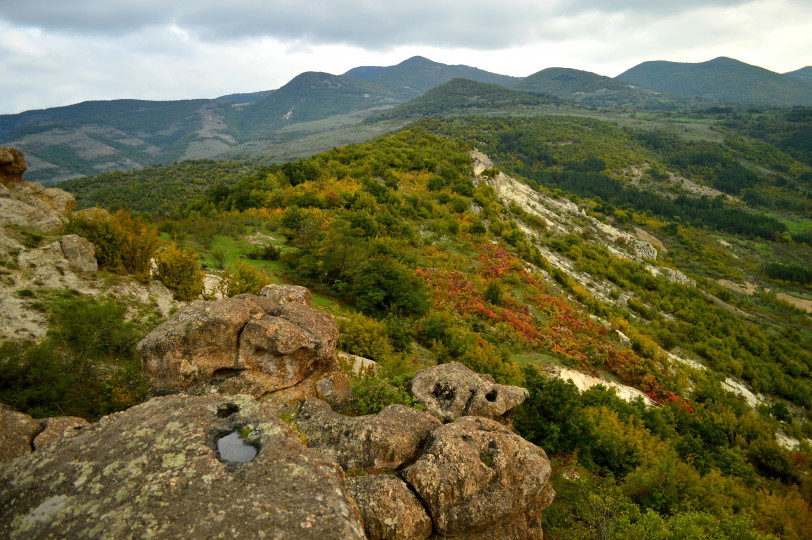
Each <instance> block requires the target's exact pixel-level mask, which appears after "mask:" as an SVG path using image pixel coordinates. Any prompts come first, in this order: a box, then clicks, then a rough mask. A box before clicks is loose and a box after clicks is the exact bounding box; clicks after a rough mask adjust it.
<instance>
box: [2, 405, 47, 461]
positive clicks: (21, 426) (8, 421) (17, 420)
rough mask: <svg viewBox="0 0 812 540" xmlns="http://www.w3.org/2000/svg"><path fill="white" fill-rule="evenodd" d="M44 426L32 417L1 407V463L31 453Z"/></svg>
mask: <svg viewBox="0 0 812 540" xmlns="http://www.w3.org/2000/svg"><path fill="white" fill-rule="evenodd" d="M40 431H42V426H40V424H39V422H37V421H36V420H34V419H33V418H32V417H30V416H28V415H27V414H23V413H21V412H16V411H10V410H8V409H5V408H3V407H2V406H0V463H3V462H4V461H11V460H12V459H15V458H18V457H20V456H24V455H25V454H28V453H29V452H31V449H32V444H33V442H34V437H36V435H37V433H39V432H40Z"/></svg>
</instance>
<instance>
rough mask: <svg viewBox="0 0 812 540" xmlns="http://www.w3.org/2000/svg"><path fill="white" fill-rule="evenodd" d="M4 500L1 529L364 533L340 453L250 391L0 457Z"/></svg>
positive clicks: (7, 532) (142, 534)
mask: <svg viewBox="0 0 812 540" xmlns="http://www.w3.org/2000/svg"><path fill="white" fill-rule="evenodd" d="M235 432H236V433H238V435H233V434H234V433H235ZM224 436H228V439H227V440H230V441H232V443H231V444H230V445H226V444H225V442H224V441H225V440H226V439H224ZM252 453H255V455H253V457H252ZM239 460H247V461H239ZM0 508H2V509H3V510H2V512H0V537H2V538H57V537H59V538H102V537H103V538H148V537H152V538H184V539H185V538H236V537H242V538H261V537H263V536H268V537H272V538H280V539H286V538H287V539H300V538H315V539H319V540H325V539H328V538H342V539H343V538H364V531H363V525H362V523H361V520H360V515H359V514H358V511H357V508H356V506H355V504H354V503H353V501H352V500H351V499H350V498H349V496H348V494H347V491H346V489H345V486H344V482H343V479H342V473H341V470H340V469H339V468H338V466H337V465H336V464H335V462H334V461H333V460H331V459H330V458H328V457H326V456H324V455H323V454H321V453H319V452H317V451H314V450H312V449H309V448H307V447H305V446H304V445H302V443H301V441H300V439H299V435H298V434H297V433H295V432H294V431H293V430H291V429H290V428H289V427H288V426H287V424H285V423H284V422H282V421H281V420H279V419H278V418H276V417H274V416H273V414H272V413H271V411H270V410H269V409H268V408H267V407H265V406H264V405H262V404H261V403H258V402H256V401H255V400H253V399H251V398H249V397H247V396H207V397H191V396H184V395H174V396H165V397H161V398H155V399H153V400H150V401H148V402H146V403H144V404H142V405H138V406H136V407H133V408H131V409H128V410H127V411H124V412H121V413H117V414H114V415H111V416H107V417H104V418H102V419H101V420H100V421H99V422H98V423H96V424H93V425H91V426H88V427H86V428H84V429H83V430H81V431H80V432H79V433H78V434H76V435H74V436H73V437H71V438H68V439H64V440H63V441H62V442H61V443H60V444H57V445H51V446H50V447H49V448H48V450H47V451H45V452H34V453H31V454H28V455H27V456H24V457H22V458H19V459H16V460H15V461H12V462H9V463H6V464H4V465H3V466H2V467H0Z"/></svg>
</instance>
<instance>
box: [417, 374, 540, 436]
mask: <svg viewBox="0 0 812 540" xmlns="http://www.w3.org/2000/svg"><path fill="white" fill-rule="evenodd" d="M409 393H410V394H411V395H412V397H413V398H414V399H415V400H417V402H418V403H420V404H421V405H423V406H424V407H425V410H426V412H428V413H431V414H432V415H434V416H436V417H437V418H439V419H440V420H442V421H444V422H450V421H453V420H456V419H457V418H461V417H463V416H482V417H485V418H491V419H494V420H497V421H499V422H501V423H503V424H507V425H510V423H511V421H512V417H513V412H514V409H515V407H516V406H518V405H519V404H521V403H522V402H523V401H524V400H525V398H526V397H527V395H528V392H527V390H525V389H524V388H519V387H518V386H507V385H503V384H496V383H495V382H494V381H493V378H491V377H490V376H488V375H480V374H479V373H476V372H474V371H471V370H470V369H468V368H467V367H465V366H464V365H462V364H460V363H459V362H450V363H448V364H441V365H438V366H432V367H429V368H426V369H421V370H420V371H418V372H417V373H416V374H415V376H414V379H412V382H411V387H410V389H409Z"/></svg>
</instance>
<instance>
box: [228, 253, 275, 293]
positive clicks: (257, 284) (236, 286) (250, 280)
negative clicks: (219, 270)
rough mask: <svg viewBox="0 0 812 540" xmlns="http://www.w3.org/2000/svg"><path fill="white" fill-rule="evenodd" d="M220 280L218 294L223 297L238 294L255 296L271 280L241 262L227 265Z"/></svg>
mask: <svg viewBox="0 0 812 540" xmlns="http://www.w3.org/2000/svg"><path fill="white" fill-rule="evenodd" d="M221 277H222V279H221V280H220V292H221V293H223V296H229V297H230V296H236V295H238V294H257V293H258V292H259V290H260V289H261V288H262V287H264V286H265V285H267V284H269V283H270V282H271V280H270V279H269V278H268V276H266V275H265V273H264V272H263V271H262V270H260V269H259V268H257V267H256V266H253V265H251V264H249V263H247V262H245V261H243V260H239V261H237V262H235V263H234V264H231V265H228V266H227V267H226V269H225V270H224V271H223V275H222V276H221Z"/></svg>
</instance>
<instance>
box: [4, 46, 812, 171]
mask: <svg viewBox="0 0 812 540" xmlns="http://www.w3.org/2000/svg"><path fill="white" fill-rule="evenodd" d="M714 62H716V63H714ZM731 62H732V63H734V64H735V65H737V66H739V67H741V66H746V64H742V63H740V62H736V61H732V60H730V61H728V63H731ZM706 64H709V66H706V67H708V68H709V69H711V70H712V71H718V72H719V73H727V71H729V69H728V67H729V66H726V65H725V62H722V63H721V64H720V63H719V62H717V61H712V62H710V63H706ZM748 69H750V71H747V70H745V71H747V76H746V77H744V78H743V79H742V78H741V77H739V78H737V79H735V80H736V81H738V82H737V83H736V87H735V89H734V90H735V92H749V94H748V95H749V96H750V97H748V98H747V99H744V100H742V99H739V98H738V97H737V96H736V95H735V92H734V93H733V94H731V93H730V92H727V93H723V95H718V96H717V95H712V94H709V95H708V96H707V97H709V98H713V99H711V100H710V101H709V100H707V99H703V98H698V97H688V96H678V95H675V94H678V93H679V92H673V93H669V92H671V91H670V90H662V89H654V90H652V89H651V88H645V86H646V85H641V84H640V83H635V84H633V85H631V86H630V85H629V84H625V85H624V84H620V83H616V82H610V81H611V80H610V79H609V78H607V77H602V76H600V75H596V74H594V73H589V72H583V71H579V70H569V69H565V68H550V69H547V70H542V71H541V72H539V73H536V74H534V75H531V76H530V77H527V78H524V79H523V78H521V77H510V76H505V75H499V74H495V73H490V72H487V71H483V70H479V69H477V68H473V67H469V66H464V65H446V64H441V63H437V62H433V61H431V60H428V59H426V58H423V57H414V58H410V59H408V60H405V61H404V62H401V63H400V64H398V65H395V66H388V67H376V66H367V67H359V68H354V69H351V70H349V71H348V72H346V73H345V74H344V75H331V74H326V73H322V74H319V73H312V72H306V73H302V74H301V75H299V76H297V77H295V78H294V79H293V80H291V81H290V82H289V83H288V84H286V85H284V86H283V87H281V88H279V89H276V90H267V91H261V92H253V93H247V94H231V95H227V96H222V97H220V98H216V99H195V100H182V101H171V102H149V101H139V100H114V101H104V102H101V101H97V102H86V103H80V104H77V105H71V106H68V107H57V108H53V109H46V110H41V111H27V112H24V113H20V114H11V115H0V144H4V145H7V146H16V147H19V148H20V149H22V150H23V151H24V152H25V154H26V156H27V158H28V162H29V172H28V175H29V178H30V179H31V180H33V181H41V182H44V183H45V184H53V183H57V182H60V181H63V180H66V179H69V178H76V177H80V176H91V175H94V174H99V173H102V172H107V171H115V170H119V171H122V170H131V169H139V168H142V167H146V166H149V165H153V164H169V163H172V162H175V161H179V160H186V159H209V158H217V159H226V160H229V159H261V160H263V161H265V162H272V161H287V160H291V159H298V158H300V157H304V156H307V155H311V154H313V153H316V152H320V151H323V150H326V149H329V148H331V147H333V146H340V145H343V144H347V143H350V142H362V141H364V140H367V139H369V138H372V137H375V136H377V135H380V134H381V133H384V132H386V131H389V130H391V129H393V128H396V127H399V126H398V125H393V124H392V122H391V121H388V123H386V122H384V123H379V124H373V123H368V122H367V123H364V124H362V122H363V121H364V120H365V119H366V118H368V117H370V116H372V115H375V114H377V113H380V112H383V111H385V110H386V109H388V108H391V107H393V106H395V105H398V104H400V103H403V102H405V101H407V100H409V99H412V98H414V97H419V96H420V95H421V94H423V93H424V92H426V91H428V90H430V89H432V88H435V87H436V86H438V85H442V84H445V83H447V82H448V81H450V80H452V79H455V78H465V79H468V80H472V81H474V82H481V83H486V84H496V85H500V86H502V87H505V88H511V89H514V90H519V91H524V92H531V93H538V92H541V93H545V94H548V95H554V96H556V97H558V98H559V99H564V100H568V101H572V102H573V104H574V105H576V106H580V107H581V108H583V109H584V112H585V113H587V114H589V111H590V110H593V109H595V108H599V109H603V110H616V111H632V110H638V111H649V110H651V111H674V112H676V111H684V110H687V109H691V110H696V109H702V108H710V107H715V106H719V104H720V101H724V100H732V101H746V102H753V103H768V104H770V103H776V104H783V103H790V102H791V103H795V102H804V101H803V100H801V101H798V99H795V97H793V96H796V95H797V94H798V85H801V86H802V87H804V86H803V85H805V84H806V83H804V82H803V81H802V80H800V79H799V78H798V77H796V76H795V75H778V74H773V73H772V72H768V71H767V70H761V68H755V67H754V66H749V67H748ZM753 70H755V72H756V73H757V75H758V76H752V73H751V72H752V71H753ZM734 71H735V70H734ZM739 71H741V70H739ZM801 71H802V70H799V72H801ZM627 73H628V72H627ZM765 73H766V74H767V75H765ZM717 76H718V75H717ZM724 76H725V77H728V75H724ZM765 77H766V79H765ZM774 77H779V78H781V77H784V78H785V79H781V80H782V81H784V80H788V81H790V82H788V83H786V84H784V83H782V84H781V85H779V86H775V85H774V84H772V83H770V84H768V85H767V86H765V85H764V84H765V83H764V80H768V79H769V81H772V80H773V79H772V78H774ZM769 81H768V82H769ZM804 88H805V87H804ZM489 92H491V91H490V90H489V91H486V93H489ZM801 93H802V94H803V92H801ZM492 97H493V96H491V97H490V98H487V97H486V98H485V101H487V100H488V99H492ZM471 98H472V95H470V93H469V99H471ZM751 98H752V99H751ZM530 99H531V98H528V97H526V96H525V97H521V98H518V100H519V101H521V102H522V103H520V104H519V105H517V107H519V108H522V107H526V105H527V103H526V102H527V101H528V100H530ZM493 106H494V104H493V103H490V104H489V105H488V107H489V108H490V109H493ZM419 107H420V105H419V104H418V105H415V106H414V107H413V109H416V108H419ZM500 107H501V108H502V110H503V111H504V110H506V109H508V108H509V103H508V102H505V103H502V104H501V105H500ZM570 110H571V107H570ZM508 112H509V111H508ZM513 112H517V111H516V110H514V111H513ZM524 112H526V111H524ZM424 115H425V114H424ZM401 125H402V124H401Z"/></svg>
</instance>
